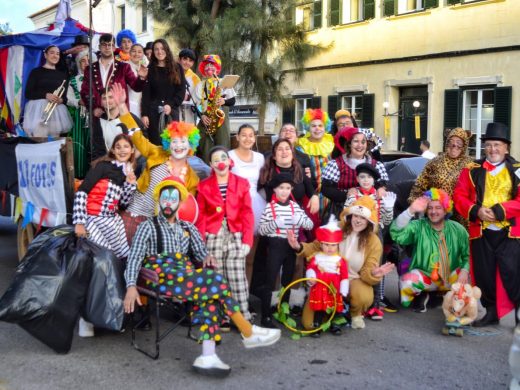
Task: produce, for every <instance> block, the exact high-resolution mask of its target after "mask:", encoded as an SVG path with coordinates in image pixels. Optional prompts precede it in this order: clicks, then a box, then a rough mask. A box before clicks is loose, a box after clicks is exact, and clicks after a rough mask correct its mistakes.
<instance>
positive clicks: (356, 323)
mask: <svg viewBox="0 0 520 390" xmlns="http://www.w3.org/2000/svg"><path fill="white" fill-rule="evenodd" d="M364 327H365V320H364V319H363V316H355V317H352V329H363V328H364Z"/></svg>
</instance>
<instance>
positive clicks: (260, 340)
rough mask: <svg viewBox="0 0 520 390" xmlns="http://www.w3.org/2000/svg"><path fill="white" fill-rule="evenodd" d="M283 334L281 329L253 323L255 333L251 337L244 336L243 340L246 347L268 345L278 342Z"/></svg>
mask: <svg viewBox="0 0 520 390" xmlns="http://www.w3.org/2000/svg"><path fill="white" fill-rule="evenodd" d="M281 335H282V332H281V331H280V329H269V328H261V327H259V326H256V325H253V334H252V335H251V336H249V337H244V336H242V342H243V343H244V347H246V348H256V347H267V346H269V345H273V344H274V343H276V342H277V341H278V340H279V339H280V336H281Z"/></svg>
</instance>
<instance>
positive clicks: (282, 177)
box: [269, 172, 294, 188]
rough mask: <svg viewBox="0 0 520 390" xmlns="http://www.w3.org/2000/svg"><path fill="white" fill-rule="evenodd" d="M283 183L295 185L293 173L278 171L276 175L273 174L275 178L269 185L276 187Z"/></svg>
mask: <svg viewBox="0 0 520 390" xmlns="http://www.w3.org/2000/svg"><path fill="white" fill-rule="evenodd" d="M282 183H289V184H290V185H291V186H293V187H294V178H293V175H291V174H290V173H285V172H281V173H277V174H276V175H274V176H273V178H272V179H271V181H270V182H269V185H270V187H271V188H276V187H278V186H279V185H280V184H282Z"/></svg>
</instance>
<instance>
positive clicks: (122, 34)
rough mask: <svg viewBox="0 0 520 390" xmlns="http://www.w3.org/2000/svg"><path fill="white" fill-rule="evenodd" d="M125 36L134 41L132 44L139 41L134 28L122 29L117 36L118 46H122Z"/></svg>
mask: <svg viewBox="0 0 520 390" xmlns="http://www.w3.org/2000/svg"><path fill="white" fill-rule="evenodd" d="M123 38H128V39H130V40H131V41H132V44H134V43H136V42H137V39H136V38H135V34H134V32H133V31H132V30H128V29H126V30H121V31H119V32H118V33H117V36H116V43H117V47H121V42H122V41H123Z"/></svg>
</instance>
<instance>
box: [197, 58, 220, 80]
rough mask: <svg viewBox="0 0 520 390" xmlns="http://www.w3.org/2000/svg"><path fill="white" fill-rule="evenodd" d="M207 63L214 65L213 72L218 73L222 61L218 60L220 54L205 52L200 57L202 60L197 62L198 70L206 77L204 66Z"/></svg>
mask: <svg viewBox="0 0 520 390" xmlns="http://www.w3.org/2000/svg"><path fill="white" fill-rule="evenodd" d="M207 64H213V65H215V68H216V71H215V73H216V74H217V75H218V74H220V71H221V69H222V61H221V60H220V56H218V55H217V54H206V55H205V56H204V57H202V61H201V62H200V64H199V72H200V74H201V75H202V76H204V77H206V72H205V70H204V68H205V67H206V65H207Z"/></svg>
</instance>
